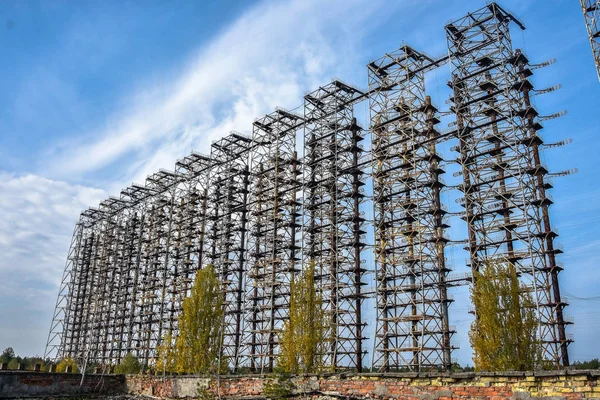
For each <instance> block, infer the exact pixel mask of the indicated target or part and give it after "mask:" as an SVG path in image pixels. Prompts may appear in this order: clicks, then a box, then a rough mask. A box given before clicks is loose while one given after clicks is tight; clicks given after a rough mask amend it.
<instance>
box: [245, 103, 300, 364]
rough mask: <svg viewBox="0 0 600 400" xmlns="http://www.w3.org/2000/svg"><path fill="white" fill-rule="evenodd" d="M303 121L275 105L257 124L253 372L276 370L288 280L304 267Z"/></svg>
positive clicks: (249, 335)
mask: <svg viewBox="0 0 600 400" xmlns="http://www.w3.org/2000/svg"><path fill="white" fill-rule="evenodd" d="M302 120H303V118H302V117H301V116H299V115H296V114H293V113H290V112H288V111H285V110H282V109H277V110H276V111H275V112H273V113H271V114H268V115H266V116H264V117H263V118H260V119H257V120H256V121H254V124H253V134H252V141H253V152H252V157H251V161H250V163H251V164H250V171H251V179H252V185H251V187H252V189H251V193H250V202H249V205H248V208H249V211H250V214H249V222H250V227H251V228H250V236H249V247H248V248H249V258H250V261H249V263H248V267H247V273H246V304H247V308H248V309H247V313H246V317H247V323H246V329H245V332H246V336H245V339H244V345H245V346H246V347H247V349H245V352H247V356H248V357H249V365H248V366H249V367H250V369H251V370H252V371H259V372H269V371H273V367H274V365H275V357H276V355H277V353H278V347H279V346H278V333H279V332H280V330H281V328H282V324H283V322H284V321H285V320H286V319H287V318H288V313H289V299H290V284H291V282H292V281H293V279H294V276H295V275H296V274H297V273H298V271H299V268H300V266H299V265H298V261H299V260H300V246H299V243H297V242H298V241H299V239H300V235H299V234H300V226H301V225H300V223H301V221H300V218H299V217H300V201H299V199H298V192H299V190H300V189H301V186H300V179H299V176H300V174H301V170H300V167H299V160H298V154H297V152H296V134H297V132H298V129H299V127H300V126H301V122H302Z"/></svg>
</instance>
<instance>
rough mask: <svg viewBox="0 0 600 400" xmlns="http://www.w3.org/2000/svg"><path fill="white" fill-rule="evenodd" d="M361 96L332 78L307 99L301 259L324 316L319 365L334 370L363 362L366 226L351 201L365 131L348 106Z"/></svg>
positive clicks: (355, 197)
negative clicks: (312, 278) (310, 274)
mask: <svg viewBox="0 0 600 400" xmlns="http://www.w3.org/2000/svg"><path fill="white" fill-rule="evenodd" d="M362 96H363V93H362V92H360V91H359V90H357V89H355V88H353V87H351V86H348V85H346V84H344V83H342V82H340V81H334V82H332V83H330V84H328V85H326V86H324V87H321V88H319V89H318V90H316V91H314V92H312V93H310V94H308V95H306V96H305V97H304V100H305V101H304V117H305V120H306V125H305V129H306V130H305V142H304V153H305V171H304V172H305V178H304V179H305V180H304V196H305V198H304V213H305V215H304V224H305V225H304V226H305V228H304V234H305V239H304V241H305V243H304V246H305V253H304V260H305V265H310V264H314V266H315V275H316V276H315V281H316V284H317V286H318V290H319V291H320V292H321V295H322V296H323V309H324V311H325V313H326V316H327V318H328V326H327V329H326V333H325V337H327V338H328V340H329V343H328V344H327V345H328V348H326V349H323V364H324V366H325V367H326V368H331V369H334V370H335V369H345V368H352V369H355V370H361V368H362V365H361V364H359V363H361V362H362V356H363V350H362V340H364V337H363V336H362V327H363V326H364V323H363V321H362V319H361V318H362V316H361V310H360V308H361V303H362V302H361V300H362V297H363V295H362V293H361V289H360V288H361V286H362V285H363V284H364V283H363V282H362V276H363V274H364V270H363V269H362V268H361V267H360V252H361V250H362V249H363V247H364V246H365V243H364V235H365V231H363V228H362V227H363V222H364V218H363V217H362V215H361V213H360V212H357V210H358V209H359V208H358V207H357V205H356V203H357V202H358V203H361V202H362V198H363V196H364V194H363V191H362V189H361V188H360V186H362V184H363V183H364V181H363V179H362V171H361V170H360V169H359V168H358V167H357V160H358V158H359V157H358V154H360V153H361V152H362V148H361V147H360V146H359V145H358V142H359V141H361V140H363V135H362V132H361V128H359V127H358V126H357V125H356V120H355V118H354V116H353V110H352V108H353V107H352V105H353V104H354V102H355V101H356V100H357V99H358V98H361V97H362ZM354 189H357V190H356V191H354ZM357 256H358V257H357ZM357 265H358V267H357Z"/></svg>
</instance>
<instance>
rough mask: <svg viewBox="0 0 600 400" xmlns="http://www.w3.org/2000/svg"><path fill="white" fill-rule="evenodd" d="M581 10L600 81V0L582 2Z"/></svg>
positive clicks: (583, 0)
mask: <svg viewBox="0 0 600 400" xmlns="http://www.w3.org/2000/svg"><path fill="white" fill-rule="evenodd" d="M581 9H582V11H583V16H584V18H585V27H586V29H587V33H588V37H589V39H590V45H591V46H592V55H593V56H594V63H595V64H596V71H597V73H598V79H599V80H600V0H581Z"/></svg>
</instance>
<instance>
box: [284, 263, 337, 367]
mask: <svg viewBox="0 0 600 400" xmlns="http://www.w3.org/2000/svg"><path fill="white" fill-rule="evenodd" d="M290 291H291V295H290V313H289V319H288V320H286V321H285V323H284V326H283V329H282V331H281V332H280V335H279V344H280V352H279V357H278V362H277V366H278V368H279V369H280V370H281V371H282V372H286V373H312V372H317V371H318V370H319V369H320V368H321V354H320V353H321V346H322V345H323V342H324V331H325V329H324V328H325V324H324V322H325V316H324V313H323V310H322V302H323V300H322V297H321V296H320V295H319V294H318V293H317V291H316V290H315V267H314V264H311V265H310V266H309V267H308V268H307V269H306V270H305V271H304V272H303V273H302V274H301V275H300V276H299V277H298V278H297V280H293V281H292V283H291V290H290Z"/></svg>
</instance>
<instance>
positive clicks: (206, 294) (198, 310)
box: [157, 266, 224, 374]
mask: <svg viewBox="0 0 600 400" xmlns="http://www.w3.org/2000/svg"><path fill="white" fill-rule="evenodd" d="M223 301H224V296H223V292H222V290H221V284H220V282H219V279H218V277H217V275H216V273H215V270H214V268H213V267H211V266H207V267H205V268H203V269H201V270H200V271H198V273H197V274H196V279H195V280H194V285H193V286H192V289H191V293H190V296H189V297H187V298H186V299H185V300H184V301H183V312H182V314H181V316H180V317H179V335H178V336H177V338H176V339H175V344H174V347H172V345H171V343H172V337H171V333H168V334H167V335H165V337H164V338H163V345H161V346H160V348H159V351H158V354H157V360H158V361H157V369H158V370H161V369H162V371H173V369H174V370H175V371H176V372H188V373H196V374H205V373H210V372H215V371H218V370H219V368H218V367H219V366H218V360H219V352H220V351H221V340H222V339H221V325H222V321H223V311H224V310H223ZM159 367H160V368H159Z"/></svg>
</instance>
